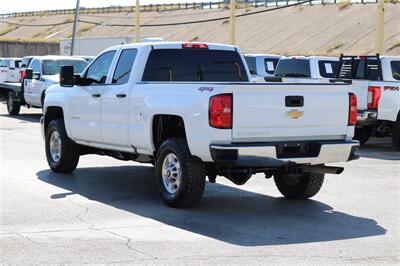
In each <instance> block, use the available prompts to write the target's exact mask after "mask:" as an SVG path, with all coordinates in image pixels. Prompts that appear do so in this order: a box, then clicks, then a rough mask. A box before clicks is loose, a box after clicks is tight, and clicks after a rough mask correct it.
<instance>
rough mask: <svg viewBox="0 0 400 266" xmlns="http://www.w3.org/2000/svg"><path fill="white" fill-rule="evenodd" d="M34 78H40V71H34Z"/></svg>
mask: <svg viewBox="0 0 400 266" xmlns="http://www.w3.org/2000/svg"><path fill="white" fill-rule="evenodd" d="M32 78H33V79H37V80H39V79H40V73H39V72H32Z"/></svg>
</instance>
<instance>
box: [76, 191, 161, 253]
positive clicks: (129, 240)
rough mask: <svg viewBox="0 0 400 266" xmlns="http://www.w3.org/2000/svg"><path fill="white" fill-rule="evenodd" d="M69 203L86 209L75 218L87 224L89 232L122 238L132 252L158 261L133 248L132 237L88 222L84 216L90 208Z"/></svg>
mask: <svg viewBox="0 0 400 266" xmlns="http://www.w3.org/2000/svg"><path fill="white" fill-rule="evenodd" d="M69 201H70V203H71V204H73V205H76V206H79V207H80V208H84V210H83V211H82V212H81V213H79V214H77V215H76V216H75V218H77V219H78V220H80V221H81V222H83V223H85V224H87V225H88V226H89V230H95V231H99V232H103V233H108V234H111V235H113V236H115V237H118V238H120V239H121V238H122V239H124V240H125V243H124V245H125V246H126V247H127V248H128V249H130V250H132V251H136V252H138V253H141V254H143V255H146V256H148V257H150V258H151V259H156V257H154V256H153V255H151V254H148V253H146V252H144V251H141V250H138V249H136V248H134V247H132V245H131V242H132V238H130V237H128V236H125V235H122V234H117V233H115V232H112V231H110V230H105V229H103V228H99V227H96V226H95V225H94V224H92V223H90V222H88V221H86V220H85V219H84V218H83V217H82V216H84V215H86V214H88V213H89V207H86V206H82V205H80V204H78V203H76V202H74V201H72V200H71V199H70V200H69Z"/></svg>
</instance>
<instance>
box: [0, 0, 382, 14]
mask: <svg viewBox="0 0 400 266" xmlns="http://www.w3.org/2000/svg"><path fill="white" fill-rule="evenodd" d="M300 1H301V0H294V1H293V0H241V1H238V3H237V5H238V8H249V7H271V6H281V5H288V4H289V3H296V2H300ZM377 1H378V0H349V2H350V3H351V4H368V3H377ZM338 3H343V0H316V1H312V2H310V4H309V5H318V4H319V5H321V4H322V5H327V4H338ZM223 8H229V0H228V1H218V2H212V1H211V2H197V3H193V2H192V3H189V2H187V3H177V4H173V3H171V4H150V5H142V6H140V11H141V12H163V11H172V10H186V9H223ZM122 12H131V13H133V12H135V6H110V7H97V8H85V7H81V9H80V13H81V14H101V13H122ZM74 13H75V9H74V8H72V9H56V10H43V11H30V12H15V13H6V14H0V18H2V19H4V18H16V17H31V16H49V15H72V14H74Z"/></svg>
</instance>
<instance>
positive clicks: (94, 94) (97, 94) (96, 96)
mask: <svg viewBox="0 0 400 266" xmlns="http://www.w3.org/2000/svg"><path fill="white" fill-rule="evenodd" d="M100 96H101V94H100V93H93V94H92V97H93V98H100Z"/></svg>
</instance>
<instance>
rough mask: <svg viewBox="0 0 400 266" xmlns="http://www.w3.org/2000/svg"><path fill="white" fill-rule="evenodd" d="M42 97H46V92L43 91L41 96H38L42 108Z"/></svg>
mask: <svg viewBox="0 0 400 266" xmlns="http://www.w3.org/2000/svg"><path fill="white" fill-rule="evenodd" d="M44 97H46V91H43V92H42V96H40V103H41V104H42V107H43V104H44Z"/></svg>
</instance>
